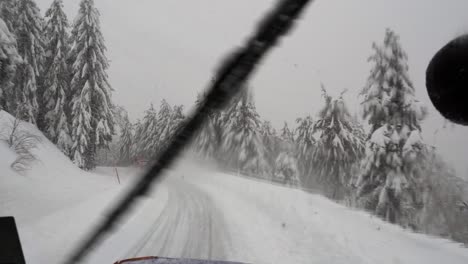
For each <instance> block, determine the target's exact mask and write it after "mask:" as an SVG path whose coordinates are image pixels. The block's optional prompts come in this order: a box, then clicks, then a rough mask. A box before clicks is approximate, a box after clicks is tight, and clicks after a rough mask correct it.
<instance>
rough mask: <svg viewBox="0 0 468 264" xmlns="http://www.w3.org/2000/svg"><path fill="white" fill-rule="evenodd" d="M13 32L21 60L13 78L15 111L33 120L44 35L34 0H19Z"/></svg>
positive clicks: (42, 57) (32, 121)
mask: <svg viewBox="0 0 468 264" xmlns="http://www.w3.org/2000/svg"><path fill="white" fill-rule="evenodd" d="M17 7H18V8H17V16H18V18H17V21H16V22H17V23H16V24H15V25H14V26H15V32H14V33H15V35H16V40H17V44H18V53H19V55H20V56H21V57H22V58H23V63H22V64H21V65H20V66H19V67H18V69H17V71H16V78H15V81H14V83H15V87H14V89H15V92H16V101H15V102H16V106H15V109H16V112H17V113H18V117H19V118H21V119H23V120H25V121H28V122H31V123H33V124H36V122H37V117H38V113H39V109H40V105H39V102H38V100H39V99H40V98H38V97H39V96H40V95H39V94H38V93H41V89H40V86H39V84H40V76H41V74H42V72H43V63H44V55H45V52H44V39H43V27H44V21H43V20H42V17H41V14H40V11H39V8H38V7H37V5H36V3H35V2H34V1H33V0H18V3H17Z"/></svg>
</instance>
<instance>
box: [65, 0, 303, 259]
mask: <svg viewBox="0 0 468 264" xmlns="http://www.w3.org/2000/svg"><path fill="white" fill-rule="evenodd" d="M310 2H312V0H282V1H279V2H278V3H277V4H276V6H275V7H274V8H273V10H272V11H271V12H270V13H269V14H267V15H266V17H265V18H264V19H263V21H261V22H260V24H259V25H258V28H257V30H256V32H255V33H254V35H253V36H252V37H251V38H250V39H249V40H248V41H247V43H246V45H245V46H244V47H241V48H240V49H238V50H237V51H236V52H234V53H233V54H232V55H231V56H229V57H228V58H227V59H226V60H225V61H224V63H223V64H222V65H221V67H220V69H219V71H218V73H217V75H216V77H215V81H214V82H213V84H212V86H211V88H210V89H209V90H208V93H207V95H206V97H205V98H204V100H203V102H202V103H201V105H200V107H199V108H198V109H196V110H195V111H194V113H193V114H192V115H191V117H190V118H188V121H187V122H186V123H185V125H184V126H183V127H182V128H181V129H180V130H179V131H178V132H177V133H176V135H175V136H174V137H173V140H172V141H171V142H170V144H169V145H168V147H167V148H165V149H164V150H163V152H162V153H161V154H160V155H158V158H157V161H156V162H155V163H154V165H153V166H152V167H151V168H150V169H149V170H148V171H147V172H146V173H145V175H144V176H143V177H142V178H141V179H140V180H139V181H138V182H137V183H136V184H135V185H134V186H133V187H132V188H131V189H130V191H129V192H128V193H127V194H126V196H125V197H124V198H123V199H122V200H120V202H119V203H118V204H117V206H116V207H115V208H114V209H112V210H111V211H110V212H109V214H108V215H107V217H106V218H105V219H104V220H103V221H102V222H101V223H99V224H98V225H97V226H95V228H94V229H93V230H92V232H91V233H90V235H89V236H88V237H87V238H86V239H85V240H84V241H83V242H82V244H80V245H79V247H78V248H77V249H76V251H74V252H73V253H72V254H71V255H70V258H69V259H67V261H66V262H65V263H66V264H72V263H78V262H79V261H80V260H82V259H83V258H84V257H85V256H86V255H87V254H88V253H89V252H90V251H91V249H92V248H94V247H95V246H96V245H97V244H98V243H99V242H100V240H101V239H102V238H103V237H104V236H105V234H106V233H108V232H109V231H111V230H112V228H113V227H114V225H115V224H116V223H117V222H118V221H119V220H120V219H121V218H122V217H123V216H124V215H125V213H126V212H128V211H129V209H130V208H131V207H132V205H133V204H134V203H135V201H136V200H137V198H139V197H141V196H143V195H145V194H146V193H147V192H148V190H149V189H150V187H151V184H152V183H153V182H155V181H156V180H157V179H159V178H160V176H161V175H162V172H163V171H164V170H165V169H166V168H168V167H169V166H170V165H171V163H172V162H173V161H174V160H175V158H176V157H177V156H178V155H179V154H180V153H181V151H182V150H183V148H184V146H185V145H187V144H188V143H190V140H191V139H192V138H193V137H194V135H195V134H196V132H197V131H198V129H199V128H200V127H201V126H202V125H203V122H204V121H205V120H206V119H207V116H208V114H209V113H211V112H212V111H214V110H215V111H216V110H220V109H222V107H223V106H224V105H225V104H227V103H228V102H229V100H230V99H232V98H233V97H234V96H235V95H236V94H237V93H239V92H240V91H241V89H242V87H243V86H244V84H245V82H246V81H247V80H248V79H249V77H250V76H251V75H252V73H253V72H254V70H255V68H256V66H257V65H258V64H259V62H260V61H261V60H262V59H263V58H264V57H265V55H266V54H267V53H268V51H270V50H271V49H272V48H273V47H274V46H275V45H276V43H277V42H278V41H279V39H280V38H281V37H282V36H284V35H286V34H287V33H288V32H289V31H290V30H291V28H292V27H293V25H294V22H295V20H296V19H297V18H298V17H299V16H300V14H301V13H302V12H303V11H304V9H305V7H306V6H307V4H309V3H310Z"/></svg>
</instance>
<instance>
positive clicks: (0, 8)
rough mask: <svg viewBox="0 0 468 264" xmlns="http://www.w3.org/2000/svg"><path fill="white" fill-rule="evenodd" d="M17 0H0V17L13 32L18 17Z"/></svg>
mask: <svg viewBox="0 0 468 264" xmlns="http://www.w3.org/2000/svg"><path fill="white" fill-rule="evenodd" d="M17 5H18V0H2V1H0V18H1V19H2V20H3V22H5V25H6V26H7V28H8V30H9V31H10V32H15V29H16V23H17V19H18V6H17Z"/></svg>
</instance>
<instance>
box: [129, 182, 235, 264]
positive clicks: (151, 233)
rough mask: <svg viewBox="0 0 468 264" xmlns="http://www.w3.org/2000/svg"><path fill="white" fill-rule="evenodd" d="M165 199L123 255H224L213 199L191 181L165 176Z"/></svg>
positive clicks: (220, 219)
mask: <svg viewBox="0 0 468 264" xmlns="http://www.w3.org/2000/svg"><path fill="white" fill-rule="evenodd" d="M164 184H166V185H167V188H168V189H169V199H168V202H167V204H166V206H165V207H164V209H163V210H162V212H161V214H160V215H159V216H158V217H157V218H156V219H155V221H154V223H153V224H152V228H151V229H150V230H148V232H147V233H146V234H145V235H144V236H143V237H142V238H141V239H140V240H139V241H138V242H136V243H135V246H134V247H133V248H132V249H131V250H130V251H129V252H128V253H127V254H126V255H125V257H127V258H130V257H138V256H162V257H179V258H180V257H182V258H196V259H215V260H224V259H226V254H225V245H226V244H228V243H229V237H228V236H227V233H226V232H225V231H224V230H225V226H224V221H223V217H222V215H221V213H220V212H219V210H218V209H217V208H216V206H215V205H214V202H213V201H212V200H211V199H210V197H209V196H208V195H207V194H205V193H204V192H203V191H201V190H200V189H198V188H197V187H196V186H194V185H193V184H190V183H187V182H184V181H183V180H181V179H178V178H176V177H168V178H167V179H166V180H164Z"/></svg>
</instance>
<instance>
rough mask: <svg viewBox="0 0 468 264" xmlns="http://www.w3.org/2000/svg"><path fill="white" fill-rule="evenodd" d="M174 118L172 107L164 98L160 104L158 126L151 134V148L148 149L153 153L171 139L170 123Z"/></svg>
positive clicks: (157, 151) (158, 150)
mask: <svg viewBox="0 0 468 264" xmlns="http://www.w3.org/2000/svg"><path fill="white" fill-rule="evenodd" d="M171 118H172V107H171V106H170V105H169V103H168V102H167V101H166V100H165V99H163V100H162V101H161V105H160V106H159V111H158V115H157V119H156V127H155V130H154V132H153V134H152V135H151V141H150V143H149V148H148V149H146V150H147V151H148V152H149V153H150V154H151V155H155V154H156V153H159V152H160V151H161V150H162V149H163V148H164V147H165V146H166V144H167V141H168V140H169V139H170V136H171V135H170V124H171Z"/></svg>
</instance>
